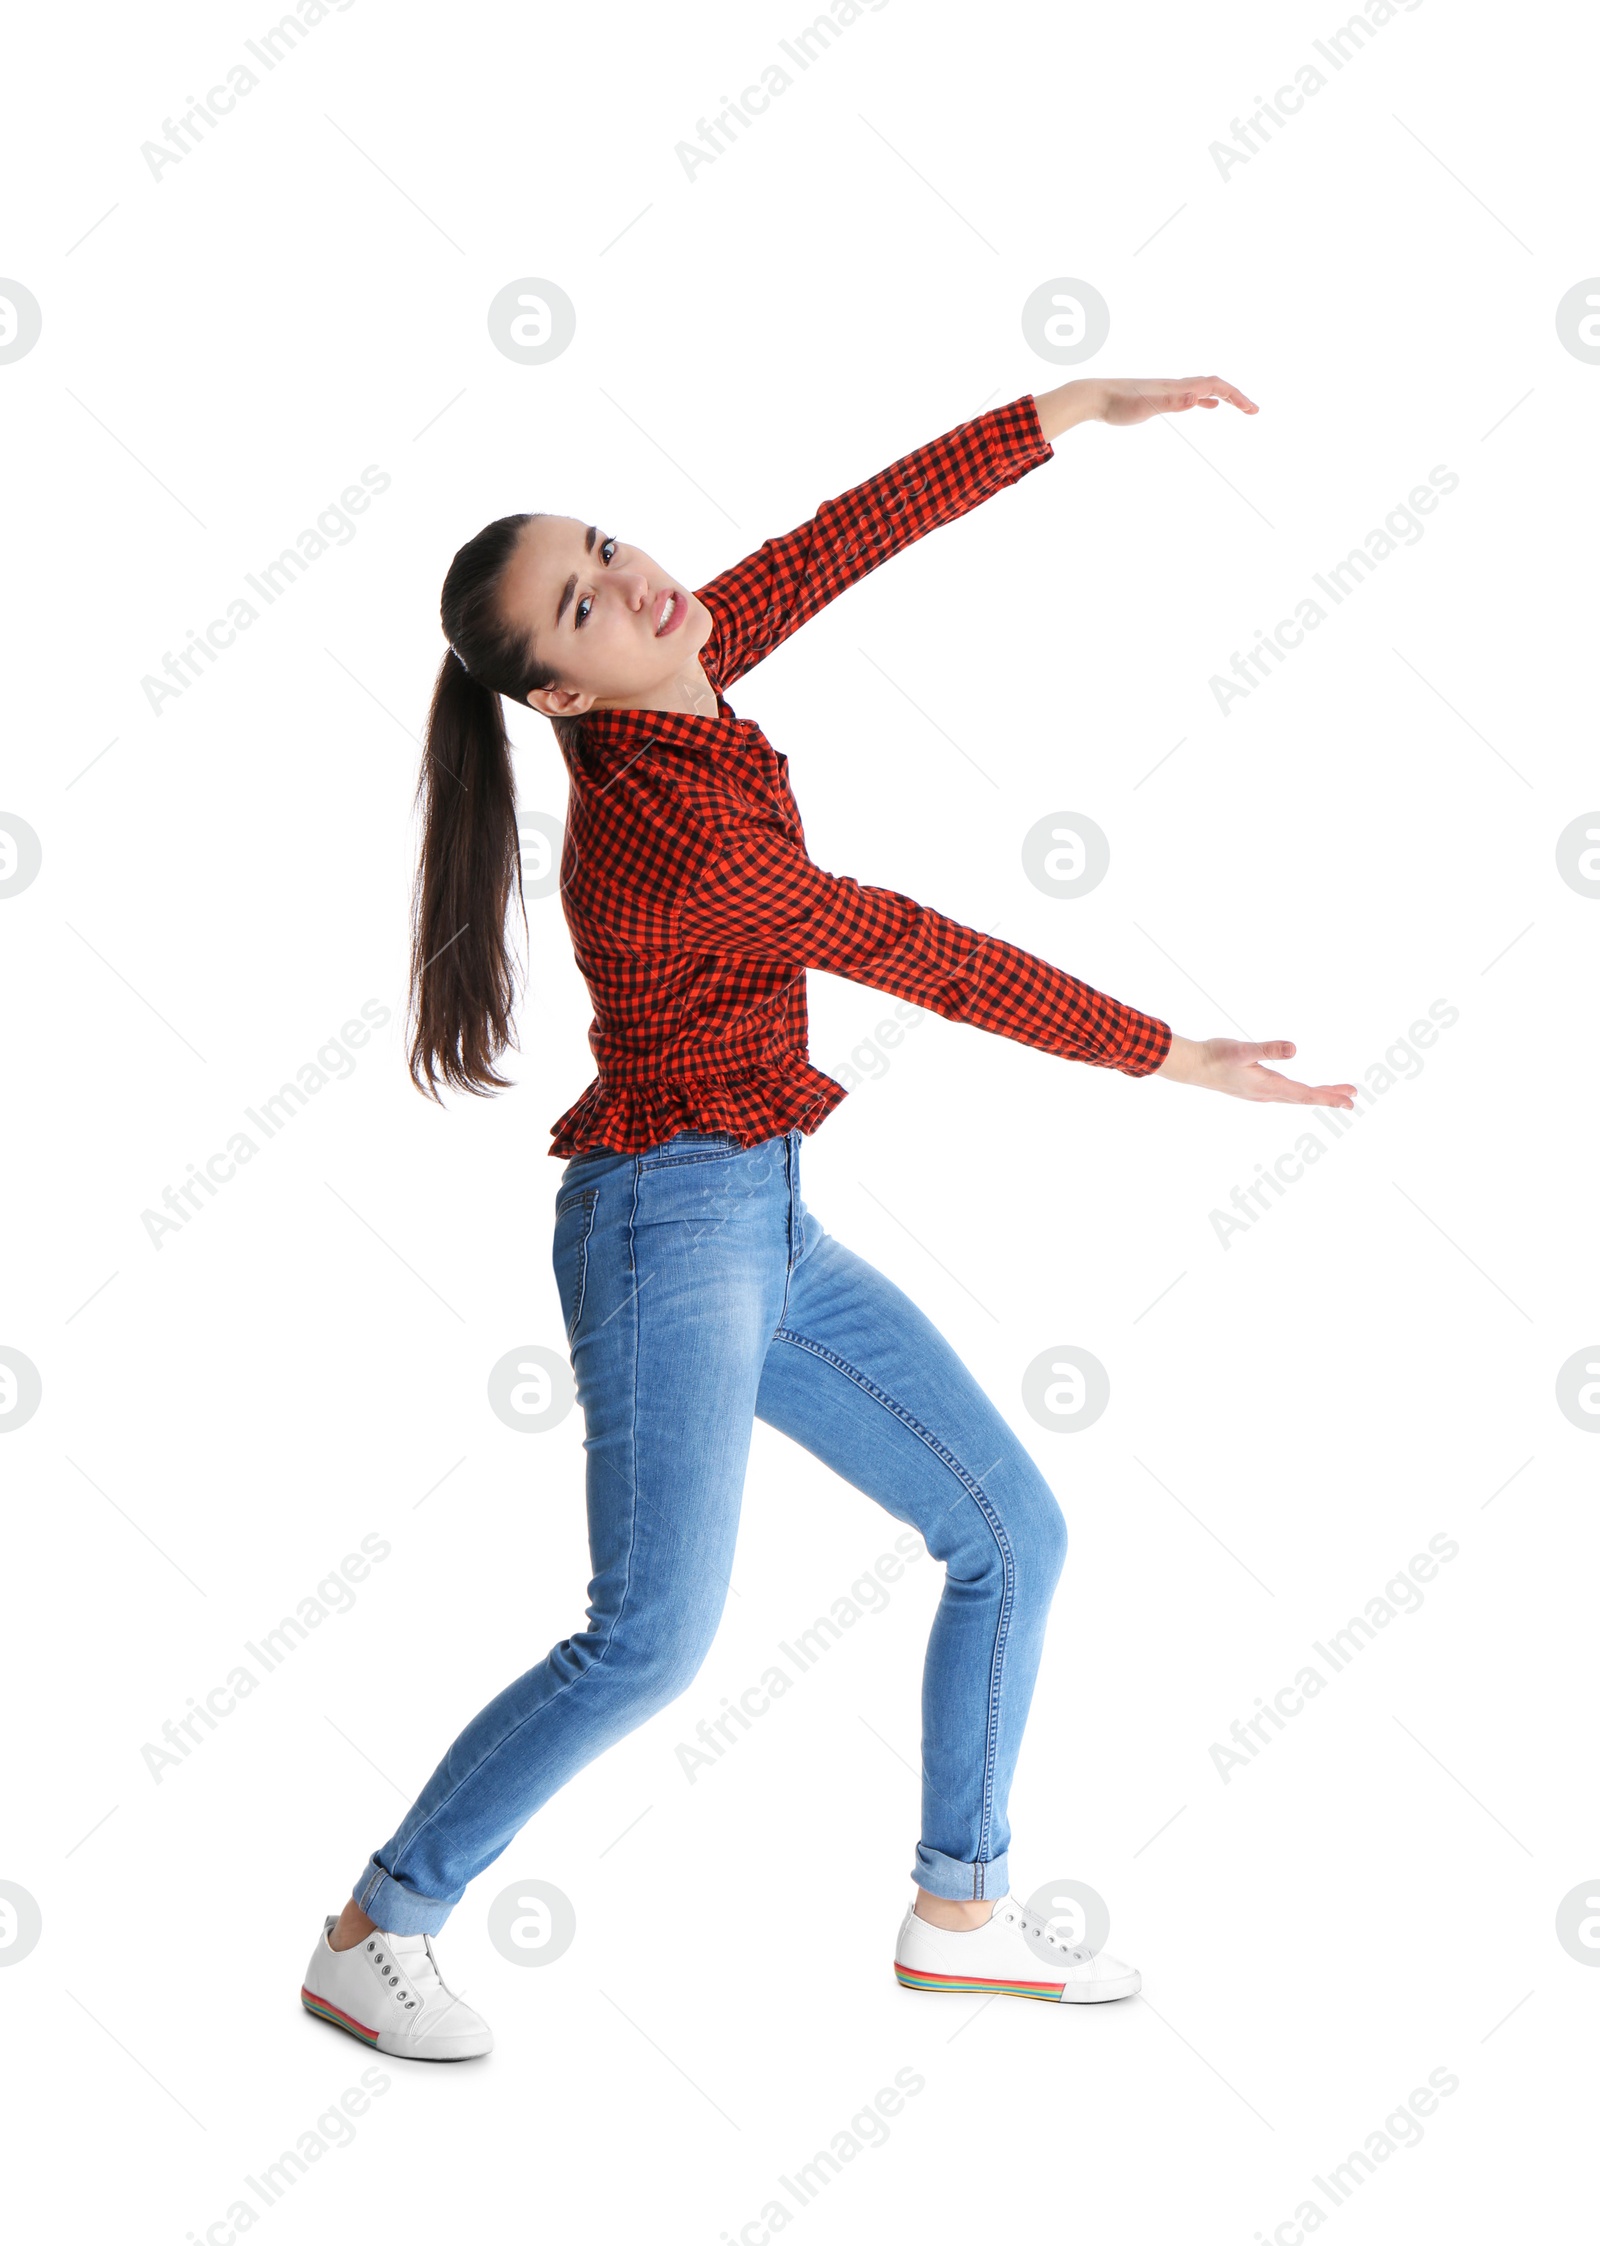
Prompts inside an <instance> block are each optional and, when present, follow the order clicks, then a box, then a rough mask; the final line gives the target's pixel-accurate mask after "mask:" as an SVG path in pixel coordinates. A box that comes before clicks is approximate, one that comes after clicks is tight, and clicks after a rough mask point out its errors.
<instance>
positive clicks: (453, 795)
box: [409, 515, 575, 1099]
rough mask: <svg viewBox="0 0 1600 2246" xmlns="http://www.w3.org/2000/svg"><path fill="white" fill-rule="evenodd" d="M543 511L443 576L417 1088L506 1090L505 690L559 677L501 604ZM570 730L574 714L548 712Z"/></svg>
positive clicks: (509, 809) (509, 991)
mask: <svg viewBox="0 0 1600 2246" xmlns="http://www.w3.org/2000/svg"><path fill="white" fill-rule="evenodd" d="M539 519H540V518H539V517H538V516H537V515H503V516H502V517H501V518H500V520H499V521H498V522H492V523H490V524H488V525H487V527H486V528H485V529H483V530H480V531H479V533H478V535H477V537H476V538H473V539H469V541H468V542H467V544H466V545H465V546H463V547H462V548H461V550H460V552H459V553H458V554H457V555H456V557H455V559H454V560H453V561H452V562H451V564H450V567H449V569H448V570H447V571H446V573H445V580H444V589H443V592H442V593H441V595H440V598H439V621H440V623H441V624H442V625H443V626H444V635H445V638H446V639H447V640H448V641H449V642H450V646H449V647H448V648H447V649H446V651H445V656H444V660H443V661H442V662H441V663H440V665H439V675H438V678H437V679H436V680H435V682H434V688H433V700H432V703H431V705H430V707H429V710H428V730H427V736H426V740H425V742H424V746H423V756H422V768H421V771H420V773H419V774H418V778H417V796H416V800H417V803H418V805H419V806H421V807H422V813H423V827H422V848H421V856H420V859H419V862H418V866H417V876H416V883H415V888H414V891H413V895H412V911H411V1015H412V1024H413V1026H412V1035H411V1048H410V1057H409V1065H410V1070H411V1076H412V1080H413V1082H414V1083H415V1084H416V1086H417V1088H418V1090H419V1091H423V1092H426V1093H428V1094H429V1095H430V1096H431V1097H432V1098H434V1099H438V1098H439V1096H440V1095H439V1085H440V1082H441V1081H443V1082H444V1083H446V1084H449V1085H452V1086H453V1087H454V1088H455V1089H457V1090H458V1091H463V1092H480V1093H482V1092H492V1091H503V1090H504V1089H505V1088H506V1086H507V1084H508V1082H509V1079H508V1078H506V1077H504V1076H501V1075H500V1074H499V1073H498V1071H497V1070H496V1068H495V1066H494V1063H495V1061H496V1059H497V1058H498V1056H499V1055H500V1054H501V1053H503V1052H504V1051H505V1050H506V1048H507V1046H515V1044H516V1036H515V1033H514V1030H513V1028H512V1020H511V1012H512V1006H513V1003H514V1000H515V995H516V992H515V979H514V975H513V971H512V957H511V952H510V948H509V946H508V944H507V941H506V908H507V905H508V904H509V902H510V898H511V890H512V885H513V883H515V885H516V893H517V902H518V904H519V906H520V907H521V909H522V925H523V933H524V935H526V933H527V926H528V911H527V905H526V903H525V902H524V900H523V895H522V862H521V857H520V853H519V851H518V848H517V789H516V778H515V775H514V773H513V771H512V766H511V743H510V741H509V739H508V738H507V735H506V724H505V712H504V711H503V710H502V709H501V706H500V697H501V695H502V694H505V695H509V696H510V697H511V698H512V700H514V701H516V702H520V703H523V704H524V705H526V702H527V697H528V695H529V694H530V693H531V692H532V691H533V689H534V688H536V687H542V686H555V685H556V684H558V683H559V681H558V676H557V673H556V672H555V671H553V670H552V669H551V668H550V667H549V665H548V664H546V663H542V662H540V661H539V660H538V658H537V657H536V656H535V654H534V652H533V645H532V640H531V638H530V636H529V635H528V634H527V633H526V632H525V631H524V630H523V628H522V627H521V626H520V625H516V624H508V623H507V622H506V621H505V619H504V618H503V617H502V615H501V613H500V608H499V588H500V579H501V577H502V575H503V573H504V571H505V567H506V564H507V562H508V561H509V560H510V559H511V555H512V553H513V551H514V550H515V547H516V544H517V541H518V539H519V538H520V537H521V535H522V531H523V528H524V526H525V525H526V524H528V523H530V522H536V521H538V520H539ZM551 723H552V724H553V725H554V726H555V728H556V731H557V733H558V734H565V732H566V730H567V728H568V727H569V726H573V725H574V724H575V721H574V720H572V719H560V718H556V719H552V720H551Z"/></svg>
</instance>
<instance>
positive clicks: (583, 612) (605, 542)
mask: <svg viewBox="0 0 1600 2246" xmlns="http://www.w3.org/2000/svg"><path fill="white" fill-rule="evenodd" d="M616 545H617V542H616V540H615V539H614V538H602V539H601V541H600V557H601V559H602V561H604V563H605V564H606V567H607V568H608V569H609V568H610V566H611V554H609V553H607V552H606V548H607V547H608V546H609V547H610V548H611V551H612V553H614V552H615V551H616ZM590 606H591V603H590V598H589V595H588V594H587V593H585V594H584V596H583V598H582V600H581V601H579V603H578V605H577V607H576V608H575V609H574V610H573V611H572V628H573V630H574V631H576V630H578V628H579V627H580V626H581V625H583V624H585V623H587V622H588V619H589V609H590Z"/></svg>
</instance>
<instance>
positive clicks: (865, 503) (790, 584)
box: [696, 375, 1257, 687]
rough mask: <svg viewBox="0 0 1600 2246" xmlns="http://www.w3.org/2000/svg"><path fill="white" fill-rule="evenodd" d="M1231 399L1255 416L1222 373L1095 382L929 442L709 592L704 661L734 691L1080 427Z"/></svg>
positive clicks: (1000, 409)
mask: <svg viewBox="0 0 1600 2246" xmlns="http://www.w3.org/2000/svg"><path fill="white" fill-rule="evenodd" d="M1223 400H1226V402H1227V403H1228V404H1230V405H1234V406H1237V407H1238V408H1239V410H1240V412H1241V413H1254V412H1255V411H1256V410H1257V409H1256V407H1255V406H1254V405H1253V404H1252V402H1251V401H1250V399H1248V398H1247V397H1245V395H1244V393H1243V392H1242V391H1240V390H1236V389H1235V388H1234V386H1233V384H1232V383H1231V382H1224V381H1222V380H1221V379H1220V378H1219V377H1218V376H1216V375H1184V376H1181V377H1173V378H1170V379H1169V378H1167V377H1159V378H1155V379H1151V380H1132V381H1123V380H1119V379H1113V378H1110V377H1090V378H1088V379H1086V380H1082V381H1077V382H1064V383H1062V384H1061V385H1060V387H1059V388H1058V389H1055V390H1045V391H1041V392H1040V393H1039V394H1038V395H1037V396H1034V395H1031V394H1024V395H1023V396H1022V397H1020V398H1014V399H1013V400H1012V401H1011V403H1010V404H1009V405H1004V406H995V407H994V408H993V409H992V410H991V411H990V412H988V413H980V414H977V415H976V416H975V417H974V418H973V419H972V420H971V421H963V422H960V423H958V424H957V426H956V427H955V428H954V429H950V430H947V431H946V432H945V434H944V435H943V436H942V437H935V438H934V439H933V440H932V442H931V443H929V444H925V445H919V446H918V447H917V449H916V451H915V452H908V453H907V454H906V455H905V457H904V459H902V460H897V461H895V462H894V463H893V464H892V465H891V466H890V467H887V468H885V469H883V470H882V471H881V472H880V473H879V474H878V475H876V476H869V477H868V478H867V480H866V482H865V483H861V484H856V485H855V486H853V487H852V489H851V490H849V491H844V492H841V493H840V494H839V496H838V497H837V498H836V499H825V500H824V501H823V502H822V505H821V506H820V507H819V508H818V509H817V511H816V513H815V514H814V515H813V516H812V517H811V518H810V520H809V521H807V522H803V523H801V524H800V525H799V526H798V527H797V528H796V529H794V530H791V531H787V532H785V533H784V535H783V536H782V537H780V538H769V539H767V540H766V541H765V543H764V544H763V545H761V546H759V547H758V548H757V549H756V551H755V552H754V553H753V554H747V555H746V556H745V558H744V560H743V561H740V562H735V563H734V565H733V567H732V568H731V569H725V570H723V572H722V573H721V575H720V576H718V577H714V578H712V580H711V582H710V583H709V584H707V585H702V586H700V587H699V589H698V592H697V596H696V597H697V598H698V599H699V600H701V601H703V602H704V604H705V606H706V607H707V608H708V609H710V611H711V614H712V618H713V620H714V623H715V626H716V629H715V631H714V633H713V635H712V637H711V639H710V640H709V641H708V642H707V644H706V646H705V648H704V649H703V650H702V653H701V660H702V661H703V663H704V664H705V666H706V670H707V672H708V674H709V675H710V676H712V677H713V678H714V679H715V680H716V683H717V684H718V686H720V687H727V686H731V685H732V684H733V682H734V680H735V679H737V678H742V677H743V675H744V673H745V672H746V671H748V670H752V669H753V668H754V667H755V665H756V664H757V663H759V662H760V661H761V660H762V658H763V657H764V656H767V655H770V654H771V653H772V650H773V649H774V648H775V647H777V646H778V645H779V644H780V643H781V642H782V641H783V640H786V639H787V638H788V637H789V635H790V633H791V632H795V631H798V630H799V628H800V626H801V625H802V624H804V623H805V622H806V621H807V620H808V619H809V618H810V617H813V616H815V615H816V613H817V611H818V610H819V609H820V608H823V607H825V606H826V605H827V603H828V602H829V601H831V600H834V599H836V598H837V597H838V595H839V594H840V593H842V592H843V591H844V590H845V589H846V587H847V586H850V585H854V584H855V583H856V582H857V581H858V580H859V579H860V578H863V577H865V576H866V575H867V573H868V572H869V571H870V570H874V569H876V568H877V567H878V566H879V564H880V563H881V562H885V561H887V560H888V559H889V556H890V555H891V554H897V553H899V552H900V551H901V550H902V549H903V548H904V547H906V546H909V545H911V544H913V543H914V542H915V540H917V539H919V538H924V537H926V536H927V534H928V532H929V531H930V530H936V529H937V528H938V527H939V525H940V524H941V523H948V522H954V521H956V520H957V518H958V517H959V516H961V515H964V514H968V513H970V512H971V510H972V509H973V508H974V507H977V506H980V505H981V504H982V502H983V501H984V500H985V499H990V498H992V497H993V496H994V494H995V493H996V492H997V491H1003V490H1005V488H1006V486H1007V485H1008V484H1014V483H1016V482H1018V481H1019V479H1020V478H1021V477H1023V476H1025V475H1027V473H1028V472H1029V470H1030V469H1033V468H1039V467H1042V466H1043V464H1044V463H1045V461H1047V460H1049V459H1050V458H1052V457H1053V454H1052V445H1051V440H1052V438H1055V437H1059V436H1061V435H1063V434H1064V433H1065V432H1066V431H1067V430H1069V429H1072V428H1075V427H1076V426H1077V424H1078V423H1079V422H1080V421H1105V422H1108V423H1110V424H1111V425H1112V426H1113V427H1116V428H1120V427H1126V426H1128V425H1130V424H1132V423H1134V422H1138V421H1148V420H1149V419H1150V417H1151V416H1152V415H1153V414H1157V413H1186V412H1188V411H1189V409H1190V408H1191V407H1193V406H1202V407H1206V406H1210V407H1215V406H1216V405H1217V404H1218V403H1219V402H1221V401H1223Z"/></svg>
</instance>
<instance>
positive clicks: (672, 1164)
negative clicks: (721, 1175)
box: [639, 1131, 750, 1170]
mask: <svg viewBox="0 0 1600 2246" xmlns="http://www.w3.org/2000/svg"><path fill="white" fill-rule="evenodd" d="M749 1151H750V1149H749V1148H748V1147H744V1146H741V1145H740V1144H739V1141H738V1140H737V1139H736V1138H732V1137H730V1136H729V1134H728V1133H727V1132H726V1131H679V1132H678V1133H677V1135H676V1136H675V1137H673V1138H670V1139H663V1140H662V1141H661V1143H660V1145H659V1146H652V1147H649V1148H647V1149H646V1151H645V1152H644V1153H643V1154H641V1155H640V1157H639V1167H640V1168H641V1169H643V1170H672V1169H676V1168H677V1167H678V1166H679V1165H680V1164H681V1163H684V1162H726V1161H727V1160H728V1158H729V1157H730V1156H731V1155H735V1154H748V1153H749Z"/></svg>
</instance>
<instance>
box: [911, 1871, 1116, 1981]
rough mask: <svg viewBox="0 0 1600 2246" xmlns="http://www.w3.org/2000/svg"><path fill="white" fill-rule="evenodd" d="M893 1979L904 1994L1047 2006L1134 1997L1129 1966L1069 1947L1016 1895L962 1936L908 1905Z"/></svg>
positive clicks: (1008, 1897)
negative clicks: (1032, 2000)
mask: <svg viewBox="0 0 1600 2246" xmlns="http://www.w3.org/2000/svg"><path fill="white" fill-rule="evenodd" d="M1029 1935H1031V1936H1032V1937H1033V1940H1032V1941H1030V1940H1029V1939H1028V1936H1029ZM894 1974H895V1979H896V1980H897V1981H898V1982H899V1983H900V1986H901V1987H902V1988H903V1989H943V1990H946V1991H947V1992H949V1993H952V1994H954V1995H956V1996H1033V1997H1042V1998H1043V1999H1044V2001H1045V2002H1046V2003H1047V2004H1104V2003H1106V2002H1107V2001H1108V2000H1109V1999H1110V1998H1112V1997H1118V1996H1137V1995H1138V1993H1139V1976H1138V1974H1137V1972H1136V1971H1135V1970H1134V1968H1133V1967H1132V1966H1131V1965H1124V1964H1123V1962H1122V1960H1121V1959H1120V1958H1115V1957H1107V1956H1106V1955H1105V1953H1104V1952H1103V1951H1102V1952H1101V1953H1100V1954H1099V1956H1096V1955H1095V1954H1094V1953H1093V1952H1092V1951H1089V1950H1083V1949H1074V1948H1073V1946H1072V1944H1071V1943H1070V1942H1065V1941H1063V1940H1062V1938H1061V1937H1060V1935H1059V1934H1052V1933H1051V1931H1050V1928H1049V1926H1048V1925H1047V1924H1046V1922H1045V1921H1044V1920H1043V1919H1042V1918H1040V1917H1039V1915H1038V1914H1037V1912H1034V1911H1030V1910H1029V1909H1028V1908H1027V1906H1026V1905H1025V1904H1022V1903H1019V1902H1018V1901H1017V1899H1016V1897H1015V1896H1014V1895H1002V1896H1001V1898H1000V1900H999V1902H998V1903H996V1905H995V1907H994V1911H993V1913H992V1915H991V1916H990V1917H989V1918H987V1919H985V1920H984V1922H983V1924H982V1925H981V1926H974V1927H972V1928H970V1929H969V1930H968V1931H967V1932H966V1933H964V1934H957V1933H954V1932H951V1931H950V1930H948V1929H947V1928H945V1927H942V1926H934V1925H931V1924H930V1923H929V1921H928V1920H927V1919H925V1918H919V1917H918V1916H917V1912H916V1906H915V1904H913V1905H912V1907H911V1908H910V1909H909V1910H907V1912H906V1915H905V1918H904V1920H903V1921H902V1923H901V1927H900V1939H899V1941H898V1942H896V1944H895V1950H894Z"/></svg>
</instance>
